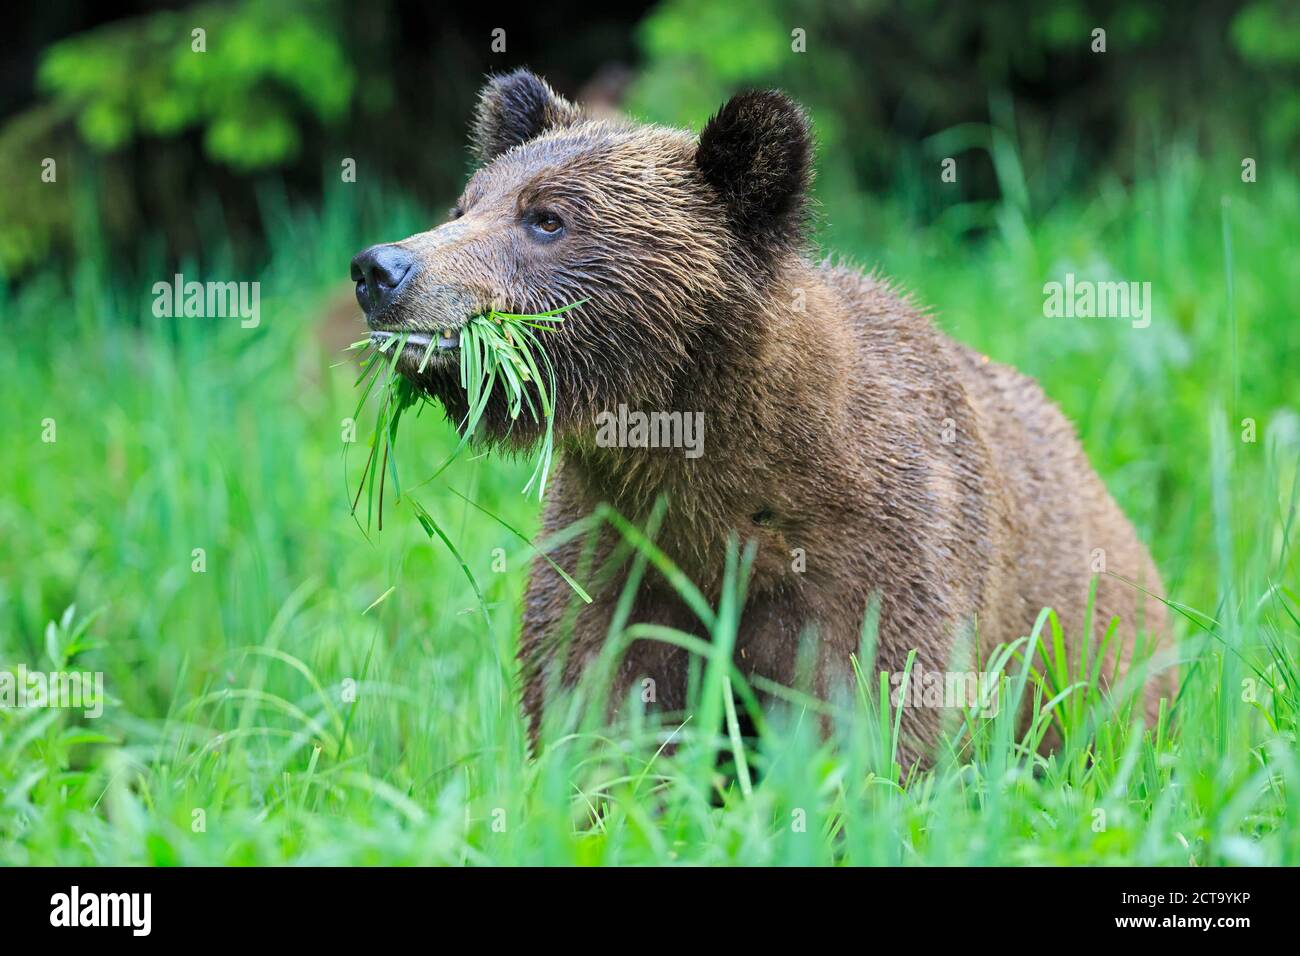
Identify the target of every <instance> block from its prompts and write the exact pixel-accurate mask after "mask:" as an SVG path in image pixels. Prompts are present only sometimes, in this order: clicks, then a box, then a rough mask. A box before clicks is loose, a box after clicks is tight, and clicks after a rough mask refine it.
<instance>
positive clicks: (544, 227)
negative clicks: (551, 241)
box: [528, 211, 564, 238]
mask: <svg viewBox="0 0 1300 956" xmlns="http://www.w3.org/2000/svg"><path fill="white" fill-rule="evenodd" d="M528 225H529V227H530V228H531V229H532V230H533V231H534V232H536V233H540V234H541V235H542V236H543V237H544V238H551V237H553V236H557V235H559V234H560V233H561V232H563V231H564V223H563V222H561V221H560V217H559V216H557V215H555V213H553V212H547V211H541V212H534V213H532V214H530V215H529V216H528Z"/></svg>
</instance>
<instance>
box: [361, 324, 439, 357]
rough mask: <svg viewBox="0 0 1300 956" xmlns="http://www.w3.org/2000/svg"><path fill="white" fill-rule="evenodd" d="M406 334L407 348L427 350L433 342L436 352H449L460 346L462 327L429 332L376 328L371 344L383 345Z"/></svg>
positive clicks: (372, 333) (372, 334) (371, 335)
mask: <svg viewBox="0 0 1300 956" xmlns="http://www.w3.org/2000/svg"><path fill="white" fill-rule="evenodd" d="M402 336H406V348H408V349H411V348H416V349H421V350H427V349H428V348H429V346H430V345H431V344H432V346H433V350H434V351H435V352H449V351H452V350H454V349H458V348H460V329H459V328H441V329H437V330H436V331H435V330H431V331H428V332H415V331H410V330H407V329H400V330H399V329H391V330H390V329H376V330H375V331H373V332H371V333H370V344H371V345H374V346H375V347H377V348H378V347H383V346H384V345H385V344H386V343H387V342H388V341H389V340H391V339H400V338H401V337H402Z"/></svg>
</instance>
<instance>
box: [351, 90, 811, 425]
mask: <svg viewBox="0 0 1300 956" xmlns="http://www.w3.org/2000/svg"><path fill="white" fill-rule="evenodd" d="M472 146H473V151H474V154H475V157H476V159H477V161H478V168H477V170H476V171H475V172H474V174H473V175H472V176H471V177H470V179H469V182H468V183H467V185H466V186H465V190H464V192H463V193H462V195H461V197H460V199H459V201H458V202H457V203H456V205H455V207H454V208H453V209H452V210H451V213H450V216H449V219H448V221H447V222H445V223H443V224H442V225H440V226H438V227H436V228H434V229H431V230H429V231H428V232H422V233H418V234H417V235H414V236H411V237H409V238H407V239H403V240H401V241H400V242H395V243H391V244H386V245H379V246H372V247H371V248H369V249H367V250H365V251H364V252H362V253H361V254H359V255H358V256H357V257H356V258H355V259H354V260H353V262H352V278H353V279H354V280H355V281H356V282H357V298H358V300H359V301H360V302H361V305H362V307H363V309H364V310H365V312H366V320H367V323H368V325H369V326H370V328H371V329H372V330H375V331H396V332H407V333H411V338H410V340H409V341H410V343H411V344H408V345H407V347H406V350H405V352H404V354H403V355H402V356H401V357H400V358H399V360H398V368H399V369H400V371H402V373H403V374H405V375H406V376H407V378H408V379H410V380H411V381H412V382H414V383H415V384H416V385H418V386H420V387H421V388H422V389H423V390H424V391H426V392H427V393H428V394H430V395H431V396H433V397H434V398H436V399H438V400H439V401H440V402H441V403H442V404H443V405H444V407H445V408H446V410H447V413H448V416H449V417H450V418H451V419H452V420H453V421H457V422H459V421H461V420H462V419H463V418H464V416H465V412H466V407H465V391H464V389H463V388H461V386H460V381H459V364H458V352H457V350H458V345H459V334H458V329H459V328H460V327H461V326H462V325H463V324H464V323H465V322H466V320H467V319H469V318H470V317H472V316H476V315H481V314H483V313H485V312H487V311H488V310H489V309H496V310H497V311H500V312H512V313H537V312H543V311H547V310H550V309H556V308H560V307H563V306H567V305H570V304H572V303H574V302H581V303H582V304H581V305H580V306H578V307H576V308H574V309H572V310H571V311H569V312H567V313H565V315H564V322H563V324H562V326H560V327H559V328H558V329H557V330H556V331H554V332H545V333H539V337H540V339H541V341H542V344H543V345H544V346H545V347H546V350H547V353H548V355H549V356H550V359H551V362H552V364H553V366H554V369H555V374H556V415H555V427H556V431H557V433H558V434H559V435H561V436H562V437H563V436H566V435H573V434H574V432H575V431H579V430H581V429H582V428H583V426H584V425H588V426H590V425H591V424H592V422H593V420H594V417H595V415H596V414H598V413H599V412H601V411H604V410H612V409H614V408H616V407H617V406H618V404H620V403H626V404H628V405H629V406H632V407H641V408H661V409H668V410H671V409H673V408H674V405H673V399H674V396H675V395H678V394H679V390H680V387H681V385H682V383H683V382H687V381H690V380H692V379H691V377H692V376H696V377H698V374H699V371H700V364H699V363H700V361H701V358H702V357H707V360H708V361H709V362H711V363H716V362H717V361H718V360H719V358H720V354H719V353H725V351H726V350H727V349H729V348H745V349H752V348H753V336H754V335H756V334H757V330H756V329H755V328H754V324H755V316H756V315H757V314H758V312H757V309H758V307H759V306H760V305H761V302H762V300H763V298H764V295H765V293H768V292H770V290H771V288H772V287H773V284H774V283H776V282H777V281H778V279H779V277H780V275H781V274H782V272H783V270H784V269H785V268H786V267H787V266H788V265H789V264H790V263H791V262H793V261H795V260H797V259H798V258H799V257H800V255H801V252H802V247H803V244H804V240H805V234H806V225H807V219H808V212H807V205H808V199H807V193H808V187H809V180H810V177H811V169H812V165H811V164H812V140H811V135H810V132H809V127H808V121H807V118H806V117H805V115H804V113H803V111H802V110H801V109H800V108H799V107H798V106H797V105H796V104H795V103H794V102H793V101H791V100H790V99H789V98H788V97H786V96H785V95H784V94H782V93H778V92H762V91H756V92H748V93H742V94H739V95H737V96H735V97H734V98H733V99H731V100H730V101H729V102H727V103H726V104H725V105H724V106H723V107H722V108H721V109H720V110H719V111H718V113H717V114H716V115H715V116H714V117H713V118H712V119H711V120H710V121H709V122H708V124H707V125H706V126H705V128H704V130H703V131H702V132H701V134H700V135H699V137H698V138H696V137H695V136H694V135H692V134H690V133H688V132H685V131H682V130H674V129H667V128H663V127H658V126H649V125H640V124H634V123H631V122H622V121H612V120H607V119H594V118H590V117H588V116H585V115H584V114H583V112H582V111H581V110H580V109H579V108H578V107H576V106H575V105H573V104H572V103H570V102H568V101H567V100H565V99H563V98H562V97H560V96H558V95H557V94H556V93H555V92H554V91H553V90H552V89H551V88H550V86H548V85H547V84H546V83H545V82H544V81H543V80H541V79H539V78H538V77H537V76H535V75H533V74H532V73H530V72H528V71H526V70H519V71H517V72H514V73H511V74H509V75H506V76H499V77H495V78H493V79H491V80H490V81H489V82H488V84H487V85H486V86H485V87H484V89H483V91H482V94H481V96H480V100H479V104H478V109H477V113H476V115H475V118H474V122H473V131H472ZM430 339H432V340H433V341H434V342H435V343H436V345H435V350H434V353H433V355H432V357H431V359H430V361H429V362H428V363H427V364H426V365H425V367H424V368H423V370H420V369H419V368H418V366H419V364H420V361H421V359H423V358H424V356H425V353H426V348H427V343H428V342H429V341H430ZM714 367H716V366H714ZM498 399H500V400H498ZM484 422H485V425H486V427H487V428H488V430H489V434H490V435H492V436H494V437H497V438H503V437H505V436H506V435H507V434H508V435H510V436H511V439H512V441H515V440H518V441H525V442H526V441H528V440H530V439H532V438H535V437H536V435H537V429H536V427H535V426H531V424H530V423H527V422H525V421H524V417H523V416H521V417H520V420H519V421H516V422H513V423H512V422H511V421H510V419H509V417H508V414H507V410H506V405H505V402H504V396H493V399H492V401H491V402H490V403H489V405H488V408H487V412H486V414H485V417H484Z"/></svg>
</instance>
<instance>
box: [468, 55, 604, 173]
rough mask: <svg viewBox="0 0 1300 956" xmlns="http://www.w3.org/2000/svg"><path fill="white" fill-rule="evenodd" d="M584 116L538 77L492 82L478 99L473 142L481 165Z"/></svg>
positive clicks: (518, 74)
mask: <svg viewBox="0 0 1300 956" xmlns="http://www.w3.org/2000/svg"><path fill="white" fill-rule="evenodd" d="M581 116H582V113H581V111H580V110H579V109H578V107H576V106H574V105H573V104H572V103H570V102H569V101H568V100H566V99H565V98H564V97H562V96H560V95H559V94H558V93H556V92H555V91H554V90H553V89H551V88H550V86H549V85H548V84H547V83H546V81H545V80H543V79H542V78H541V77H539V76H537V74H535V73H532V72H530V71H528V70H523V69H519V70H515V71H514V72H513V73H507V74H505V75H504V76H494V77H492V78H491V79H489V80H488V82H487V85H486V86H484V87H483V90H482V92H481V93H479V97H478V109H477V110H476V111H475V112H474V127H473V130H472V131H471V133H470V139H471V140H472V142H473V145H474V154H475V155H476V156H478V158H479V161H480V162H483V163H489V162H491V161H492V160H494V159H496V158H497V157H498V156H500V155H501V154H502V153H504V152H505V151H506V150H508V149H510V148H511V147H512V146H518V145H519V144H520V143H526V142H528V140H530V139H532V138H533V137H535V136H539V135H541V134H542V133H544V132H546V131H547V130H548V129H553V128H555V127H558V126H569V125H571V124H572V123H575V122H577V121H578V120H579V119H580V118H581Z"/></svg>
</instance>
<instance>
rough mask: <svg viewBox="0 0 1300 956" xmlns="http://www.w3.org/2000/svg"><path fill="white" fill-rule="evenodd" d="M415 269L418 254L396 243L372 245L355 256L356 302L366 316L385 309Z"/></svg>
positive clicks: (353, 274)
mask: <svg viewBox="0 0 1300 956" xmlns="http://www.w3.org/2000/svg"><path fill="white" fill-rule="evenodd" d="M414 272H415V257H414V256H412V255H411V254H410V253H409V252H407V251H406V250H405V249H403V248H401V247H400V246H394V245H380V246H371V247H370V248H369V249H366V250H364V251H363V252H359V253H357V255H356V256H354V257H353V259H352V281H354V282H355V283H356V284H357V301H358V302H359V303H361V308H362V310H363V311H364V312H365V313H366V315H372V314H374V313H376V312H382V311H383V310H384V309H385V308H386V307H387V306H388V304H389V303H390V302H392V301H393V299H394V298H396V296H397V290H398V289H399V288H400V287H401V285H402V283H403V282H405V281H406V280H407V279H408V278H409V277H410V276H411V275H412V274H413V273H414Z"/></svg>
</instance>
